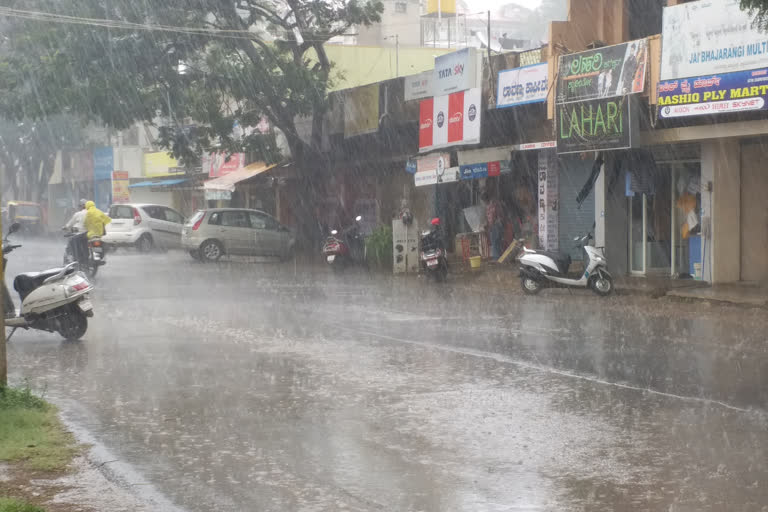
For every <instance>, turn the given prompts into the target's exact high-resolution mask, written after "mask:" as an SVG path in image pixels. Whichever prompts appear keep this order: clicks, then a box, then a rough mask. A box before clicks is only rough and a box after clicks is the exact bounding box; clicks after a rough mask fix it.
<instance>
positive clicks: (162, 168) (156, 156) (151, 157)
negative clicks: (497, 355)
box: [144, 151, 179, 176]
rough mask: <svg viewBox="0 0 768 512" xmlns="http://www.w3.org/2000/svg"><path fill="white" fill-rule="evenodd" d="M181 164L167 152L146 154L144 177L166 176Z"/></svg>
mask: <svg viewBox="0 0 768 512" xmlns="http://www.w3.org/2000/svg"><path fill="white" fill-rule="evenodd" d="M178 167H179V163H178V162H177V161H176V159H175V158H173V157H171V156H170V155H169V154H168V153H166V152H165V151H159V152H157V153H145V154H144V176H164V175H166V174H168V173H170V172H171V169H174V168H178Z"/></svg>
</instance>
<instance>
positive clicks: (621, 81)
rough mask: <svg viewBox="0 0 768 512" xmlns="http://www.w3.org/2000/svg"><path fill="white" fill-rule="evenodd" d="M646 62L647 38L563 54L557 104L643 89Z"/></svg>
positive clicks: (631, 92) (636, 91)
mask: <svg viewBox="0 0 768 512" xmlns="http://www.w3.org/2000/svg"><path fill="white" fill-rule="evenodd" d="M647 65H648V40H646V39H638V40H637V41H629V42H627V43H622V44H617V45H614V46H605V47H603V48H597V49H595V50H589V51H587V52H580V53H572V54H570V55H562V56H561V57H560V67H559V72H558V79H557V98H556V99H557V101H556V103H565V102H569V101H582V100H589V99H594V98H608V97H611V96H622V95H625V94H633V93H639V92H643V91H644V90H645V75H646V67H647Z"/></svg>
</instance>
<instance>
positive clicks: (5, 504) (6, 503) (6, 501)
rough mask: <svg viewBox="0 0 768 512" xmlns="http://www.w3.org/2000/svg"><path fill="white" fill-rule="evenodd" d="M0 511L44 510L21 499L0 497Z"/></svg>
mask: <svg viewBox="0 0 768 512" xmlns="http://www.w3.org/2000/svg"><path fill="white" fill-rule="evenodd" d="M0 512H45V510H44V509H42V508H40V507H37V506H35V505H30V504H29V503H24V502H23V501H18V500H14V499H10V498H0Z"/></svg>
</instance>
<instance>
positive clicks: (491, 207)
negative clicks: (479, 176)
mask: <svg viewBox="0 0 768 512" xmlns="http://www.w3.org/2000/svg"><path fill="white" fill-rule="evenodd" d="M482 199H483V203H485V220H486V230H487V231H488V237H489V238H490V241H491V258H492V259H493V260H494V261H495V260H498V259H499V257H500V256H501V245H502V239H503V238H504V211H503V210H504V209H503V207H502V205H501V202H500V201H499V200H498V199H497V198H496V196H495V195H491V194H490V193H489V192H488V191H485V192H484V193H483V197H482Z"/></svg>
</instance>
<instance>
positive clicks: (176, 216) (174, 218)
mask: <svg viewBox="0 0 768 512" xmlns="http://www.w3.org/2000/svg"><path fill="white" fill-rule="evenodd" d="M163 210H164V213H165V220H167V221H168V222H173V223H174V224H184V217H182V216H181V214H180V213H179V212H177V211H175V210H171V209H170V208H163Z"/></svg>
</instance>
